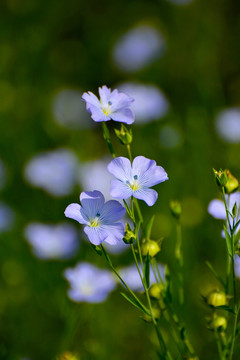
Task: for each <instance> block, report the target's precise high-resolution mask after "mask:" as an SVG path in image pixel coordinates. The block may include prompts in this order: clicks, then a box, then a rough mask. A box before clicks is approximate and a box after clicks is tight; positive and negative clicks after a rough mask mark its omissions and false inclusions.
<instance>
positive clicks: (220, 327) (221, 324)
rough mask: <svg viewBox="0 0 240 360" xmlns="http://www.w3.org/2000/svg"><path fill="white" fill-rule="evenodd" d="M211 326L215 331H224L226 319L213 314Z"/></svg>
mask: <svg viewBox="0 0 240 360" xmlns="http://www.w3.org/2000/svg"><path fill="white" fill-rule="evenodd" d="M211 328H212V329H213V330H214V329H216V330H217V331H225V330H226V328H227V319H226V318H225V317H223V316H217V315H215V316H214V317H213V321H212V323H211Z"/></svg>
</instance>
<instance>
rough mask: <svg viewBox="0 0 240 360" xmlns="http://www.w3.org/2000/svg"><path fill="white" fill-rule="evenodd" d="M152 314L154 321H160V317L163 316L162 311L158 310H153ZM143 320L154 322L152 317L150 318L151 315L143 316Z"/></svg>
mask: <svg viewBox="0 0 240 360" xmlns="http://www.w3.org/2000/svg"><path fill="white" fill-rule="evenodd" d="M152 314H153V317H154V319H155V320H158V319H160V316H161V310H160V309H158V308H152ZM143 319H144V320H145V321H146V322H149V323H151V322H152V316H150V315H143Z"/></svg>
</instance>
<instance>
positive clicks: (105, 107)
mask: <svg viewBox="0 0 240 360" xmlns="http://www.w3.org/2000/svg"><path fill="white" fill-rule="evenodd" d="M111 105H112V102H111V101H108V103H107V105H103V104H102V112H103V113H104V114H105V115H106V116H108V115H109V114H110V113H111Z"/></svg>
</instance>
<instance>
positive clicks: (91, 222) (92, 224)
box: [89, 213, 100, 228]
mask: <svg viewBox="0 0 240 360" xmlns="http://www.w3.org/2000/svg"><path fill="white" fill-rule="evenodd" d="M99 217H100V214H99V213H97V214H96V216H95V218H93V219H89V226H90V227H95V228H96V227H99V225H100V220H99Z"/></svg>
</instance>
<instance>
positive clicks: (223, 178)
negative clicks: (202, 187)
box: [213, 169, 227, 187]
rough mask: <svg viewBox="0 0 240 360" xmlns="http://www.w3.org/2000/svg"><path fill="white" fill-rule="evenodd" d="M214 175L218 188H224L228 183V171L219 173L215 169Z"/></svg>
mask: <svg viewBox="0 0 240 360" xmlns="http://www.w3.org/2000/svg"><path fill="white" fill-rule="evenodd" d="M213 173H214V175H215V180H216V183H217V185H218V186H220V187H223V186H225V185H226V183H227V173H226V170H224V171H223V170H222V169H220V170H219V171H217V170H215V169H213Z"/></svg>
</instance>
